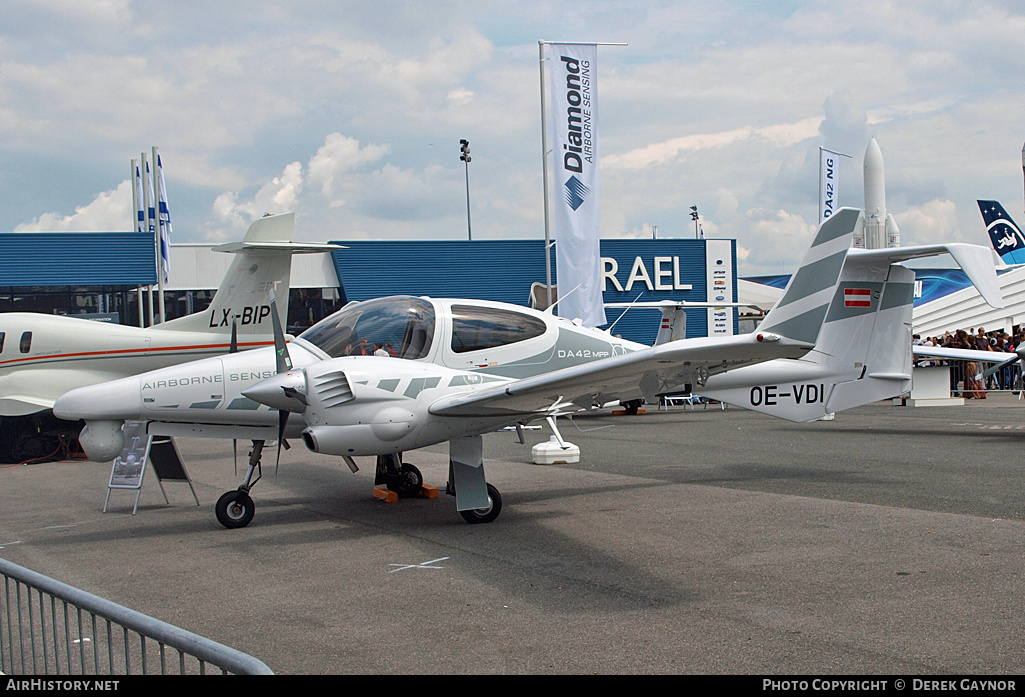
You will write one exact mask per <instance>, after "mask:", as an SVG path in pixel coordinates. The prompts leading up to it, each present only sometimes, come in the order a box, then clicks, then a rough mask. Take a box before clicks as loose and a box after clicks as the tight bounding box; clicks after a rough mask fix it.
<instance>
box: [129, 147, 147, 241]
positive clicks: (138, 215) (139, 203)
mask: <svg viewBox="0 0 1025 697" xmlns="http://www.w3.org/2000/svg"><path fill="white" fill-rule="evenodd" d="M132 193H133V195H134V197H135V231H136V232H145V231H146V211H145V210H143V207H144V202H143V198H142V174H140V173H139V164H138V162H136V161H135V160H132Z"/></svg>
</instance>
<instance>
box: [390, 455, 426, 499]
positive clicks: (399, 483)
mask: <svg viewBox="0 0 1025 697" xmlns="http://www.w3.org/2000/svg"><path fill="white" fill-rule="evenodd" d="M388 488H389V489H390V490H391V491H394V492H395V493H396V494H398V495H399V496H416V495H417V494H419V493H420V491H421V490H422V489H423V488H424V476H423V475H422V474H420V470H418V469H417V468H416V467H414V466H413V465H409V464H406V463H403V464H402V466H401V467H400V468H399V473H398V474H393V475H388Z"/></svg>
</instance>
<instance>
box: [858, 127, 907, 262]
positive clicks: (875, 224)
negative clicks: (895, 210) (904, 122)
mask: <svg viewBox="0 0 1025 697" xmlns="http://www.w3.org/2000/svg"><path fill="white" fill-rule="evenodd" d="M854 246H855V247H859V248H862V249H883V248H886V247H899V246H900V230H898V229H897V223H896V222H895V221H894V219H893V216H892V215H890V214H889V213H887V212H886V177H885V175H884V174H883V153H882V152H881V151H880V150H879V143H877V142H876V139H875V138H873V139H872V140H871V141H869V143H868V148H867V149H866V150H865V210H863V211H862V212H861V225H860V226H859V229H858V230H857V232H855V234H854Z"/></svg>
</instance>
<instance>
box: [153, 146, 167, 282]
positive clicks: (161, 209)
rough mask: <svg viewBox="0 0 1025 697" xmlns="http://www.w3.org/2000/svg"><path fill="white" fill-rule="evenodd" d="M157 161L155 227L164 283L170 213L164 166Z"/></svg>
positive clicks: (158, 159) (157, 159)
mask: <svg viewBox="0 0 1025 697" xmlns="http://www.w3.org/2000/svg"><path fill="white" fill-rule="evenodd" d="M156 161H157V165H156V166H157V177H156V179H157V198H158V203H157V227H158V229H159V230H160V265H161V267H162V268H163V272H164V283H167V271H168V269H170V268H171V213H170V211H169V210H168V208H167V188H166V187H165V186H164V168H163V165H162V164H161V162H160V154H159V153H158V154H157V155H156Z"/></svg>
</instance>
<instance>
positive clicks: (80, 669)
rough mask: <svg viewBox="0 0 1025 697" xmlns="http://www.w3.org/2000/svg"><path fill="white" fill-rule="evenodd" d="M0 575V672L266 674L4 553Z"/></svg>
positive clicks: (253, 663) (248, 661) (259, 666)
mask: <svg viewBox="0 0 1025 697" xmlns="http://www.w3.org/2000/svg"><path fill="white" fill-rule="evenodd" d="M0 576H3V583H4V588H3V593H2V594H0V674H7V675H12V674H14V675H51V674H53V675H151V674H152V675H157V674H159V675H169V674H170V675H206V674H207V669H208V666H212V667H214V668H215V669H217V670H216V671H215V672H219V673H221V674H229V673H230V674H237V675H272V674H273V673H272V671H271V669H270V668H268V667H267V666H266V665H265V664H264V663H263V662H262V661H260V660H258V659H256V658H253V657H252V656H249V655H247V654H244V653H242V652H240V651H236V650H235V649H232V648H229V647H227V646H224V645H223V644H218V643H217V642H215V641H211V640H209V639H206V638H204V637H201V636H199V635H197V634H193V633H191V632H187V631H185V630H184V629H180V628H178V627H175V626H173V625H170V624H167V623H166V622H161V621H160V620H157V619H154V618H152V617H149V616H147V615H144V614H142V613H140V612H136V611H134V610H129V609H128V608H126V607H122V606H121V605H118V604H116V603H112V602H110V601H109V600H104V599H103V598H99V597H97V596H95V595H92V594H90V593H86V592H85V591H83V590H80V589H78V588H74V587H72V586H69V585H67V584H64V583H61V582H59V581H55V580H53V579H51V578H48V577H46V576H43V575H42V574H38V573H36V572H34V571H30V570H29V569H26V568H24V567H21V566H18V565H17V564H12V563H11V562H9V561H7V560H5V559H0Z"/></svg>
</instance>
